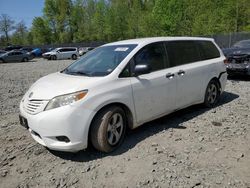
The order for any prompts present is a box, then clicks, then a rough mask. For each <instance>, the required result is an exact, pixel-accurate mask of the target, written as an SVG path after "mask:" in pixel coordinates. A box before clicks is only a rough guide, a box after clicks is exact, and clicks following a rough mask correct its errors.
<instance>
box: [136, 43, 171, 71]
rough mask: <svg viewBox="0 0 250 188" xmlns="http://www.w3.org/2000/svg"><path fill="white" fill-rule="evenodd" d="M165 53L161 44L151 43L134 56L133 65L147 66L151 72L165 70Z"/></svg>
mask: <svg viewBox="0 0 250 188" xmlns="http://www.w3.org/2000/svg"><path fill="white" fill-rule="evenodd" d="M166 60H167V56H166V51H165V47H164V44H163V43H153V44H149V45H147V46H145V47H143V48H142V49H141V50H140V51H139V52H138V53H137V54H136V55H135V56H134V62H135V65H145V64H147V65H149V67H150V68H151V71H157V70H161V69H164V68H166Z"/></svg>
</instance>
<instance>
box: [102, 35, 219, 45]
mask: <svg viewBox="0 0 250 188" xmlns="http://www.w3.org/2000/svg"><path fill="white" fill-rule="evenodd" d="M172 40H206V41H213V40H214V39H212V38H204V37H151V38H137V39H129V40H122V41H117V42H112V43H108V44H105V45H104V46H106V45H107V46H109V45H123V44H125V45H126V44H149V43H153V42H161V41H172Z"/></svg>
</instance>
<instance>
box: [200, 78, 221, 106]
mask: <svg viewBox="0 0 250 188" xmlns="http://www.w3.org/2000/svg"><path fill="white" fill-rule="evenodd" d="M219 97H220V87H219V83H218V81H216V80H211V81H210V82H209V83H208V86H207V89H206V93H205V100H204V105H205V106H206V107H209V108H211V107H214V106H215V105H216V103H217V102H218V99H219Z"/></svg>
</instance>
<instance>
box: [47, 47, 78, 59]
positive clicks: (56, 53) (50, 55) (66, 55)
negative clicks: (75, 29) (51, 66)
mask: <svg viewBox="0 0 250 188" xmlns="http://www.w3.org/2000/svg"><path fill="white" fill-rule="evenodd" d="M78 56H79V54H78V51H77V48H75V47H62V48H56V49H54V50H52V51H50V52H46V53H44V54H43V58H45V59H48V60H56V59H74V60H75V59H77V57H78Z"/></svg>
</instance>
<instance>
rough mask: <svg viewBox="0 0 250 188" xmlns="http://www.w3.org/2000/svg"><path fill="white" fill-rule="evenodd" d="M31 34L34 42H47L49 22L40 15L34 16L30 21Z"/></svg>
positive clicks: (49, 34)
mask: <svg viewBox="0 0 250 188" xmlns="http://www.w3.org/2000/svg"><path fill="white" fill-rule="evenodd" d="M31 34H32V38H33V43H34V44H49V43H50V42H51V38H50V36H51V30H50V28H49V24H48V23H46V21H45V20H44V19H43V18H42V17H35V18H34V20H33V22H32V28H31Z"/></svg>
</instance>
